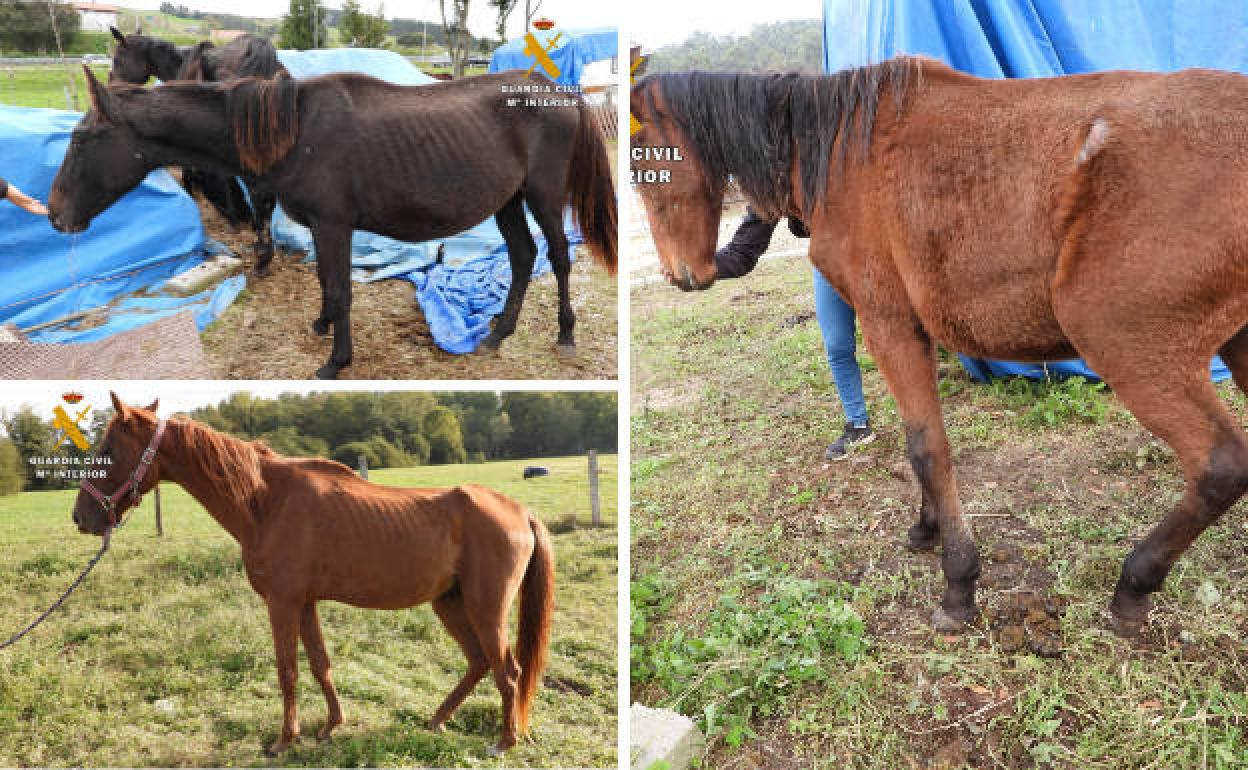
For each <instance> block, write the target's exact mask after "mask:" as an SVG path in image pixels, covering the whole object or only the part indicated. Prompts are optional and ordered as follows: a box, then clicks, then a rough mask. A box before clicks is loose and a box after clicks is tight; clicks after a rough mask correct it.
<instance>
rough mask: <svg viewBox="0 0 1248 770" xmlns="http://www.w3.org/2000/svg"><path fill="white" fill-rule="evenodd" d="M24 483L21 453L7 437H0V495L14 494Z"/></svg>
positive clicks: (19, 490)
mask: <svg viewBox="0 0 1248 770" xmlns="http://www.w3.org/2000/svg"><path fill="white" fill-rule="evenodd" d="M25 484H26V474H25V473H23V471H22V455H21V453H20V452H18V451H17V445H16V444H14V443H13V442H12V441H10V440H9V439H7V438H0V495H16V494H17V493H18V492H21V491H22V487H23V486H25Z"/></svg>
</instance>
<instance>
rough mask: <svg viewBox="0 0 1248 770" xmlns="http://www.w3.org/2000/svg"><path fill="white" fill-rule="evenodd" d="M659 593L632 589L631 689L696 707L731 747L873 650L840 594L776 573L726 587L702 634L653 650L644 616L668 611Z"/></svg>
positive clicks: (826, 585)
mask: <svg viewBox="0 0 1248 770" xmlns="http://www.w3.org/2000/svg"><path fill="white" fill-rule="evenodd" d="M661 590H662V583H661V582H659V583H656V582H655V581H654V580H653V578H651V579H643V580H641V581H639V582H637V583H636V584H634V586H633V592H634V593H636V594H639V597H638V598H637V599H634V605H633V606H634V612H635V613H637V616H638V618H637V620H634V622H633V634H634V642H635V644H634V646H633V651H632V657H633V660H632V676H633V681H634V682H635V683H637V684H647V683H650V682H653V683H654V684H655V685H657V686H658V687H661V688H662V689H663V691H664V692H666V693H667V694H668V695H669V696H670V699H669V704H670V705H672V706H676V707H681V706H682V704H684V703H685V702H690V703H694V704H698V706H700V708H701V714H700V715H699V726H700V727H701V728H702V729H703V730H704V731H705V732H706V733H707V735H708V736H710V737H712V738H714V739H722V740H723V742H724V743H725V744H727V745H728V746H731V747H739V746H740V745H741V744H742V743H744V742H745V741H746V740H747V739H748V738H752V737H755V733H754V731H753V730H752V729H751V727H750V722H751V720H752V719H754V718H756V717H763V718H765V717H769V716H772V715H773V714H775V713H776V712H777V711H778V710H779V709H782V708H783V707H784V706H785V705H786V704H787V703H788V701H789V699H790V697H791V696H792V695H793V694H794V693H795V692H798V691H799V690H801V689H802V688H804V687H807V686H814V685H818V684H826V683H827V682H828V680H829V677H830V676H832V674H834V673H835V672H837V671H838V670H840V669H842V668H843V667H844V666H846V665H852V664H853V663H854V662H855V661H856V660H857V658H858V656H859V654H860V653H861V652H862V651H863V650H864V649H865V648H866V639H865V631H864V627H863V623H862V619H861V618H860V617H858V614H857V612H856V611H855V610H854V608H853V607H852V606H851V605H850V604H849V603H848V602H847V601H845V600H844V599H842V598H839V597H838V594H839V593H840V592H841V591H840V587H839V586H837V585H836V584H834V583H832V582H830V581H817V580H810V579H806V578H798V577H795V576H793V575H791V574H789V573H788V572H787V571H786V570H784V569H781V568H776V567H771V566H768V567H763V568H759V569H755V570H752V571H749V572H746V573H742V574H741V575H738V576H733V578H732V579H730V580H729V581H727V583H726V584H725V585H723V586H722V588H721V593H720V594H719V596H718V598H717V599H716V601H715V604H714V606H713V607H712V608H711V609H710V612H709V613H708V614H707V616H706V618H705V622H704V623H703V624H702V627H701V628H700V629H699V630H697V631H692V630H690V631H685V630H677V631H676V632H675V633H673V634H672V635H671V636H667V637H663V638H660V639H658V640H656V641H655V642H653V643H649V644H648V643H646V642H645V641H644V638H645V618H646V616H647V615H648V614H650V615H652V614H653V612H654V610H656V609H659V608H661V607H662V605H663V600H662V598H661V596H660V592H661Z"/></svg>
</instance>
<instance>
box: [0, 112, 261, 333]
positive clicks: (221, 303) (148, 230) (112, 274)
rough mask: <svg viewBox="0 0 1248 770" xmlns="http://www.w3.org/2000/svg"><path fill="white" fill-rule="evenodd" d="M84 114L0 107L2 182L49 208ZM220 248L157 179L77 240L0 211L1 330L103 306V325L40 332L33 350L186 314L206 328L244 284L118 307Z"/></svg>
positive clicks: (173, 187)
mask: <svg viewBox="0 0 1248 770" xmlns="http://www.w3.org/2000/svg"><path fill="white" fill-rule="evenodd" d="M81 117H82V116H81V115H80V114H79V113H76V112H64V111H61V110H43V109H29V108H24V107H4V106H0V176H3V177H5V178H6V179H8V180H9V181H10V182H12V183H13V184H16V185H17V186H18V187H19V188H20V189H22V190H23V191H24V192H26V193H28V194H30V195H32V196H34V197H36V198H38V199H40V200H43V201H46V200H47V197H48V192H49V190H50V189H51V187H52V180H53V179H54V178H55V177H56V172H57V170H58V169H59V168H60V166H61V161H62V160H63V158H64V156H65V150H66V148H67V147H68V145H69V134H70V131H72V130H73V127H74V125H75V124H77V122H78V120H79V119H80V118H81ZM216 248H219V246H217V245H216V244H213V243H211V242H207V243H206V242H205V240H204V230H203V227H202V226H201V225H200V221H199V209H198V208H197V207H196V205H195V203H194V202H193V201H192V200H191V199H190V198H189V197H187V195H186V193H185V192H183V191H182V188H181V187H180V186H179V185H178V184H177V183H176V182H175V181H174V180H173V178H172V177H171V176H169V174H167V173H166V172H164V171H158V172H154V173H152V174H151V175H150V176H148V178H147V180H146V181H144V182H143V184H141V185H140V186H139V187H138V188H137V189H135V190H133V191H131V192H130V193H128V194H126V195H125V196H124V197H122V199H121V200H120V201H118V202H117V203H116V204H115V205H114V206H112V207H110V208H109V209H108V210H106V211H105V212H104V213H103V214H101V215H100V216H99V217H97V218H96V219H95V220H94V221H93V222H92V223H91V226H90V228H88V229H87V231H86V232H84V233H81V234H79V235H65V234H62V233H58V232H57V231H55V230H54V229H52V226H51V225H50V224H49V223H48V220H47V218H46V217H37V216H32V215H30V214H27V213H26V212H24V211H22V210H20V209H18V208H17V207H16V206H12V205H9V204H0V265H2V267H0V270H2V271H3V275H4V280H3V281H2V282H0V323H13V324H16V325H17V327H18V328H20V329H27V328H29V327H32V326H40V325H42V324H46V323H48V322H49V321H55V320H57V319H61V318H65V317H67V316H73V315H74V314H77V313H81V312H84V311H87V310H91V309H92V308H97V307H101V306H105V305H108V306H109V313H108V315H107V318H106V320H105V321H104V323H102V324H97V319H93V322H92V325H91V328H75V327H74V325H73V324H69V325H60V326H53V327H47V328H41V329H38V330H35V331H33V332H31V333H30V334H29V335H28V336H29V337H30V339H32V340H35V341H37V342H85V341H89V340H95V339H101V338H104V337H108V336H110V335H112V334H115V333H117V332H120V331H124V330H126V329H130V328H134V327H136V326H142V325H144V324H147V323H150V322H152V321H154V320H156V319H158V318H162V317H164V316H166V315H172V314H174V313H177V312H179V311H181V310H184V309H188V308H190V309H193V310H194V311H195V314H196V320H197V321H198V323H199V326H200V328H201V329H202V328H203V327H204V326H207V325H208V324H209V323H210V322H211V321H212V320H213V319H214V318H216V317H217V315H219V314H220V312H222V311H223V310H224V308H225V307H227V306H228V305H229V303H230V301H231V300H232V299H233V298H234V296H235V295H237V294H238V292H239V291H240V290H241V289H242V281H241V279H237V280H231V281H229V282H226V283H223V284H222V285H220V286H218V287H217V288H216V289H214V290H211V291H208V292H205V293H203V294H200V295H197V296H195V297H159V296H152V297H146V298H131V299H122V298H123V297H124V296H125V295H129V294H131V293H133V292H137V291H140V290H142V289H149V288H154V287H156V286H157V285H158V284H160V283H161V282H163V281H164V280H166V279H167V278H169V277H171V276H173V275H176V274H178V273H180V272H182V271H184V270H187V269H189V268H191V267H194V266H195V265H197V264H199V263H200V262H201V261H202V260H203V257H204V256H205V254H206V253H208V252H209V251H211V250H215V249H216Z"/></svg>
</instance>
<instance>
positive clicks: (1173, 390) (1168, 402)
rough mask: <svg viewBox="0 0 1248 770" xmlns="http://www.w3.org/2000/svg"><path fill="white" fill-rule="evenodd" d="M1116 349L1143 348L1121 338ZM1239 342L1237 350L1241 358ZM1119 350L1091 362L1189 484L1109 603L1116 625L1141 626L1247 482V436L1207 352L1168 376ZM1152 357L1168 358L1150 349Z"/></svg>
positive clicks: (1131, 631) (1118, 628)
mask: <svg viewBox="0 0 1248 770" xmlns="http://www.w3.org/2000/svg"><path fill="white" fill-rule="evenodd" d="M1118 342H1119V343H1122V344H1121V347H1120V348H1119V347H1118V345H1115V347H1114V350H1118V349H1121V350H1124V351H1132V350H1137V349H1139V348H1136V347H1135V346H1134V345H1133V344H1132V342H1131V341H1130V340H1119V341H1118ZM1238 347H1239V343H1237V345H1236V349H1235V350H1234V351H1232V355H1231V358H1232V359H1233V360H1236V361H1241V362H1242V358H1241V356H1242V353H1240V351H1239V349H1238ZM1130 355H1131V356H1132V360H1130V361H1127V360H1117V358H1118V356H1117V355H1116V354H1111V356H1106V355H1104V352H1103V351H1101V352H1099V353H1093V354H1092V355H1087V354H1085V358H1087V360H1088V363H1089V364H1091V365H1092V366H1093V368H1094V369H1096V371H1097V373H1099V374H1100V375H1101V376H1102V377H1104V378H1105V381H1106V382H1108V383H1109V384H1110V386H1111V387H1113V388H1114V393H1115V394H1116V395H1117V396H1118V398H1119V399H1120V400H1121V401H1122V402H1123V403H1124V404H1126V406H1127V408H1129V409H1130V410H1131V412H1132V413H1133V414H1134V415H1135V416H1136V417H1137V418H1138V419H1139V421H1140V422H1141V423H1143V424H1144V426H1145V427H1146V428H1148V429H1149V430H1150V431H1152V432H1153V433H1154V434H1156V435H1157V436H1158V437H1160V438H1161V439H1162V440H1163V441H1165V442H1166V443H1167V444H1169V445H1170V446H1171V447H1172V448H1173V449H1174V451H1175V454H1177V455H1178V457H1179V461H1180V463H1181V464H1182V467H1183V477H1184V481H1185V482H1186V484H1185V489H1184V493H1183V497H1182V499H1180V500H1179V503H1178V505H1176V506H1175V507H1174V509H1173V510H1171V511H1170V513H1169V514H1167V515H1166V518H1165V519H1163V520H1162V522H1161V524H1159V525H1157V527H1155V528H1154V529H1153V530H1152V531H1151V532H1149V533H1148V535H1146V536H1145V538H1144V539H1143V540H1142V541H1140V543H1139V544H1138V545H1137V546H1136V547H1135V548H1134V549H1133V550H1132V551H1131V553H1130V554H1129V555H1128V556H1127V558H1126V560H1125V561H1124V562H1123V564H1122V572H1121V574H1120V576H1119V579H1118V585H1117V587H1116V588H1115V590H1114V597H1113V600H1112V601H1111V602H1110V605H1109V608H1110V611H1111V613H1112V614H1113V628H1114V631H1115V632H1116V633H1118V634H1120V635H1122V636H1134V635H1135V634H1137V633H1139V631H1140V629H1141V628H1142V627H1143V626H1144V623H1145V622H1147V620H1148V613H1149V610H1150V609H1151V607H1152V599H1151V597H1150V594H1152V593H1153V592H1155V591H1158V590H1160V589H1161V587H1162V584H1163V583H1164V582H1165V580H1166V575H1168V574H1169V572H1170V569H1171V567H1173V566H1174V563H1175V562H1176V561H1178V559H1179V557H1180V556H1182V555H1183V552H1184V551H1186V550H1187V549H1188V547H1189V546H1190V545H1191V544H1192V542H1193V541H1195V540H1196V538H1197V537H1199V536H1200V533H1201V532H1204V531H1205V529H1206V528H1207V527H1208V526H1209V525H1210V524H1213V523H1214V522H1215V521H1217V520H1218V518H1219V517H1220V516H1221V515H1222V514H1223V513H1225V512H1226V510H1227V509H1228V508H1230V507H1231V506H1232V505H1234V503H1235V501H1236V500H1238V499H1239V498H1240V497H1241V496H1242V495H1243V494H1244V492H1245V491H1246V490H1248V438H1246V437H1245V436H1244V433H1243V431H1242V430H1241V429H1240V427H1239V426H1238V425H1237V424H1236V423H1235V420H1234V418H1233V417H1232V416H1231V415H1230V413H1229V412H1228V411H1227V409H1226V405H1225V404H1223V403H1222V400H1221V399H1220V398H1218V394H1217V391H1216V390H1215V389H1214V387H1213V383H1212V382H1211V381H1210V379H1209V371H1208V361H1207V360H1204V359H1203V357H1199V358H1192V359H1190V360H1187V361H1183V360H1181V359H1180V360H1179V361H1178V362H1177V363H1178V367H1177V368H1178V373H1177V374H1175V373H1173V372H1166V373H1165V376H1159V373H1158V372H1157V371H1156V370H1155V369H1153V368H1152V367H1151V366H1147V365H1144V364H1139V363H1137V362H1136V361H1135V360H1134V356H1135V355H1137V354H1134V353H1132V354H1130ZM1146 360H1147V361H1150V362H1152V361H1156V360H1164V357H1160V358H1159V357H1150V358H1147V359H1146Z"/></svg>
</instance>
